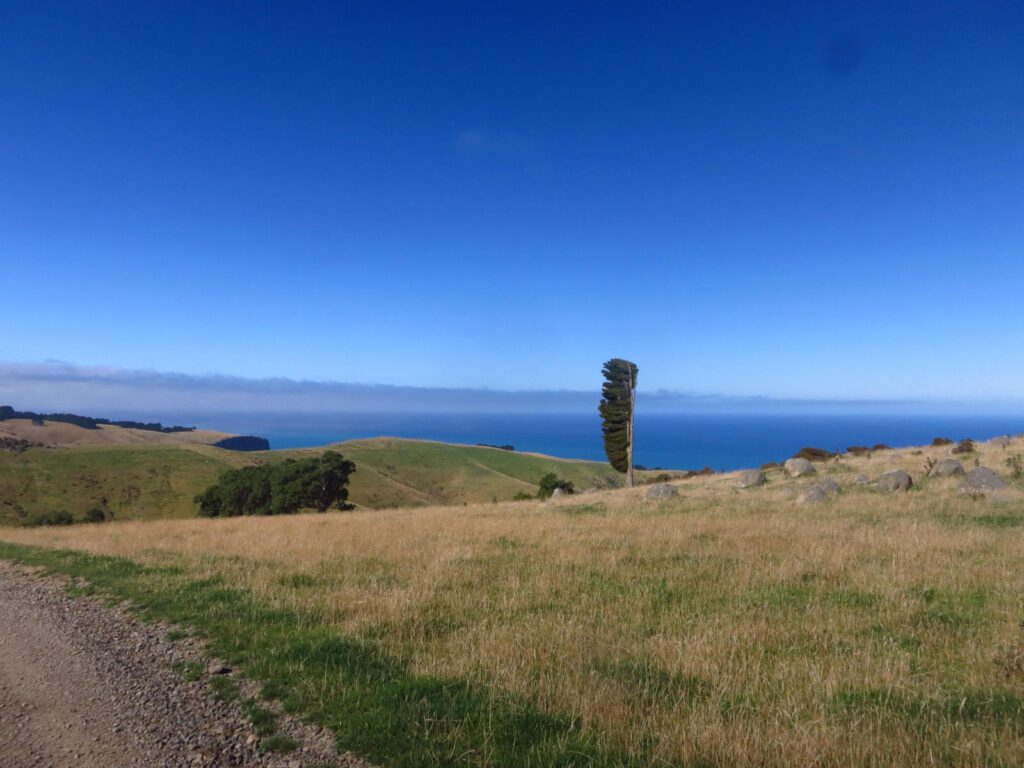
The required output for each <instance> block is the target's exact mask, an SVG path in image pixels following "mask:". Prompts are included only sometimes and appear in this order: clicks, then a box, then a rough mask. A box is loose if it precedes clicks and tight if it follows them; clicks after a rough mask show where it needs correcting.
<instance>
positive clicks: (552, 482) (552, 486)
mask: <svg viewBox="0 0 1024 768" xmlns="http://www.w3.org/2000/svg"><path fill="white" fill-rule="evenodd" d="M556 489H558V490H562V491H564V492H565V493H567V494H571V493H574V492H575V491H576V487H575V486H574V485H573V484H572V481H571V480H563V479H562V478H560V477H559V476H558V475H556V474H555V473H554V472H548V473H547V474H546V475H544V476H543V477H542V478H541V479H540V483H539V484H538V487H537V498H538V499H549V498H551V495H552V494H553V493H554V492H555V490H556Z"/></svg>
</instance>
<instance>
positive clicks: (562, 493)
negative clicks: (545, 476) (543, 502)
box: [551, 488, 566, 499]
mask: <svg viewBox="0 0 1024 768" xmlns="http://www.w3.org/2000/svg"><path fill="white" fill-rule="evenodd" d="M565 495H566V493H565V491H564V490H563V489H561V488H555V490H553V491H552V492H551V498H552V499H557V498H559V497H560V496H565Z"/></svg>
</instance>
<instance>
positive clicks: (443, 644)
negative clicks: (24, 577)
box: [0, 441, 1024, 768]
mask: <svg viewBox="0 0 1024 768" xmlns="http://www.w3.org/2000/svg"><path fill="white" fill-rule="evenodd" d="M948 450H949V449H948V448H935V449H932V448H925V449H913V450H910V449H908V450H901V451H880V452H877V453H875V454H873V455H872V456H871V457H866V456H865V457H861V458H853V457H841V458H840V459H839V460H837V461H832V462H828V463H823V464H819V465H818V471H817V473H816V476H815V477H813V478H798V479H791V478H787V477H785V476H784V475H783V474H782V472H781V471H779V470H772V471H771V472H769V473H768V482H767V484H765V485H762V486H760V487H755V488H748V489H742V490H741V489H737V488H736V487H735V483H736V476H735V475H722V476H715V477H708V478H694V479H690V480H686V481H679V482H678V483H677V484H676V485H677V488H678V491H679V495H678V496H676V497H674V498H668V499H648V498H647V497H646V495H645V490H646V489H644V488H637V489H632V490H613V491H605V492H602V493H597V494H592V495H588V496H586V497H583V498H573V497H567V498H564V499H558V500H553V501H550V502H547V503H543V504H542V503H537V502H521V503H514V504H513V503H499V504H491V503H486V504H476V505H469V506H461V505H460V506H450V507H427V508H423V509H417V510H414V511H413V510H407V509H400V510H389V511H357V512H353V513H345V514H327V515H300V516H296V517H291V518H246V519H237V518H236V519H230V520H168V521H158V522H152V523H144V524H143V523H113V524H107V525H94V526H73V527H71V528H64V529H26V528H7V529H3V530H0V539H4V540H7V541H9V542H13V543H12V544H9V545H0V556H3V557H9V558H16V559H21V560H23V561H25V562H28V563H36V564H42V565H47V566H49V567H51V568H53V569H55V570H59V571H62V572H66V573H72V574H77V575H84V576H86V577H88V578H89V579H92V580H93V581H94V583H96V584H97V585H99V586H100V587H102V588H103V589H105V590H109V591H111V592H112V593H114V594H115V595H118V596H121V597H128V598H132V599H133V600H135V601H136V603H138V604H140V605H146V606H149V608H148V610H149V611H150V612H151V614H152V615H153V616H154V617H162V618H165V619H172V620H176V621H179V622H184V623H186V624H190V625H192V626H193V627H195V628H196V631H198V632H199V633H200V634H203V635H205V636H207V637H209V638H211V640H212V643H213V644H212V648H213V650H214V652H216V653H218V654H220V655H222V656H224V657H226V658H227V659H228V660H230V661H231V662H233V663H234V664H237V665H238V666H239V668H241V669H242V670H244V671H245V672H246V673H247V674H249V675H251V676H253V677H255V678H256V679H259V680H260V681H262V682H263V683H264V685H265V692H266V694H267V695H268V696H272V697H278V698H280V699H282V700H283V702H284V704H285V705H286V707H287V708H288V709H290V710H293V711H298V712H303V713H305V714H306V716H307V717H310V718H312V719H313V720H315V721H316V722H319V723H322V724H324V725H327V726H329V727H331V728H333V729H334V730H335V732H336V733H337V734H338V736H339V741H340V743H341V745H342V746H344V747H347V748H350V749H353V750H355V751H356V752H358V753H360V754H364V755H367V756H369V757H372V758H375V759H376V760H377V761H378V762H380V763H381V764H383V765H389V766H423V767H424V768H425V767H427V766H434V767H439V766H453V765H454V766H474V767H478V768H485V767H488V768H492V767H494V766H556V765H557V766H562V767H563V768H566V767H568V766H580V767H581V768H582V766H588V767H589V768H596V767H600V766H608V767H609V768H610V767H611V766H616V767H621V766H636V767H637V768H639V766H650V765H661V766H679V767H680V768H682V767H683V766H736V767H740V768H746V767H749V768H754V767H755V766H757V767H758V768H782V767H784V766H786V767H788V766H795V765H801V766H802V765H828V766H851V767H853V766H868V765H872V766H882V765H884V766H892V767H893V768H904V767H906V768H910V767H911V766H920V765H941V766H963V767H967V766H971V767H975V766H976V767H978V768H980V767H981V766H1007V767H1008V766H1018V765H1022V764H1024V633H1022V631H1021V622H1022V620H1024V514H1022V511H1021V510H1022V509H1024V502H1022V500H1024V489H1022V487H1021V481H1020V480H1015V481H1013V482H1012V483H1011V486H1010V488H1009V489H1007V490H1006V491H1005V492H1003V493H1002V494H1000V495H999V496H998V497H989V498H985V497H982V496H980V495H973V496H972V495H965V494H961V493H958V491H957V484H958V482H959V480H958V479H956V478H925V477H924V468H925V467H927V466H928V460H929V459H931V458H935V457H938V456H943V455H946V454H947V453H948ZM1022 450H1024V444H1022V443H1021V442H1020V441H1018V442H1017V443H1016V444H1014V445H1012V446H1010V447H1007V448H1003V447H996V446H990V445H987V446H980V447H979V450H978V451H976V452H974V453H970V454H966V455H964V456H961V457H960V458H963V459H964V461H965V464H966V465H967V466H968V468H970V467H971V466H973V465H974V463H975V462H976V461H977V462H978V463H979V464H982V465H987V466H991V467H993V468H995V469H998V470H1000V471H1001V472H1002V473H1003V474H1004V475H1008V474H1009V473H1008V472H1007V471H1006V468H1005V466H1004V464H1005V460H1006V459H1007V458H1011V457H1012V456H1014V455H1017V454H1018V453H1021V452H1022ZM495 460H496V461H500V460H504V459H502V457H498V458H496V459H495ZM398 466H399V465H398V464H395V467H396V471H397V468H398ZM893 467H902V468H904V469H908V470H910V471H911V473H912V474H913V475H914V478H915V484H914V490H911V491H906V492H899V493H883V492H881V491H880V490H878V488H877V487H875V486H874V485H872V484H858V483H856V482H855V481H854V477H855V474H856V473H859V472H864V473H865V474H867V475H868V476H869V478H870V479H871V480H874V479H876V478H878V477H879V476H880V475H881V474H882V473H884V472H885V471H887V470H889V469H891V468H893ZM385 468H386V465H385ZM506 469H508V470H509V471H511V468H508V467H506ZM502 474H506V472H502ZM822 477H831V478H833V479H835V480H837V481H838V482H839V484H840V486H841V488H840V490H839V491H838V493H836V494H835V495H834V496H832V497H831V498H830V499H829V500H828V501H825V502H822V503H817V504H798V503H796V499H797V494H798V493H800V492H801V491H802V490H804V489H805V488H807V487H808V485H810V484H811V483H814V482H816V481H818V480H820V479H821V478H822ZM26 546H27V547H28V548H26ZM62 549H70V550H74V551H76V552H77V553H86V554H74V553H67V552H61V551H60V550H62ZM94 555H103V556H105V558H100V559H97V558H96V557H93V556H94Z"/></svg>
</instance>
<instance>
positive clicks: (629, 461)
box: [626, 372, 636, 488]
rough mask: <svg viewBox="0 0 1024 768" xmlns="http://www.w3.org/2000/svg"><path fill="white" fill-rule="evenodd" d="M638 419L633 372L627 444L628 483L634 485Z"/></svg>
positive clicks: (630, 378)
mask: <svg viewBox="0 0 1024 768" xmlns="http://www.w3.org/2000/svg"><path fill="white" fill-rule="evenodd" d="M635 419H636V380H635V379H634V378H633V374H632V372H630V375H629V427H628V428H627V430H626V433H627V435H628V437H629V443H628V444H627V446H626V485H627V486H629V487H630V488H632V487H633V422H634V421H635Z"/></svg>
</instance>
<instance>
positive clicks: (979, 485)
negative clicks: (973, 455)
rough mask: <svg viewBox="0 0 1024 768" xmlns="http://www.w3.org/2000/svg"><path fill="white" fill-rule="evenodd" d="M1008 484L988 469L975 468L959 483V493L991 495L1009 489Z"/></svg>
mask: <svg viewBox="0 0 1024 768" xmlns="http://www.w3.org/2000/svg"><path fill="white" fill-rule="evenodd" d="M1009 487H1010V484H1009V483H1007V482H1006V481H1005V480H1003V478H1001V477H1000V476H999V475H998V474H996V472H995V471H994V470H991V469H989V468H988V467H975V468H974V469H972V470H971V471H970V472H968V473H967V477H965V478H964V481H963V482H962V483H960V493H979V494H985V493H991V492H992V491H1001V490H1004V489H1006V488H1009Z"/></svg>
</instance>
